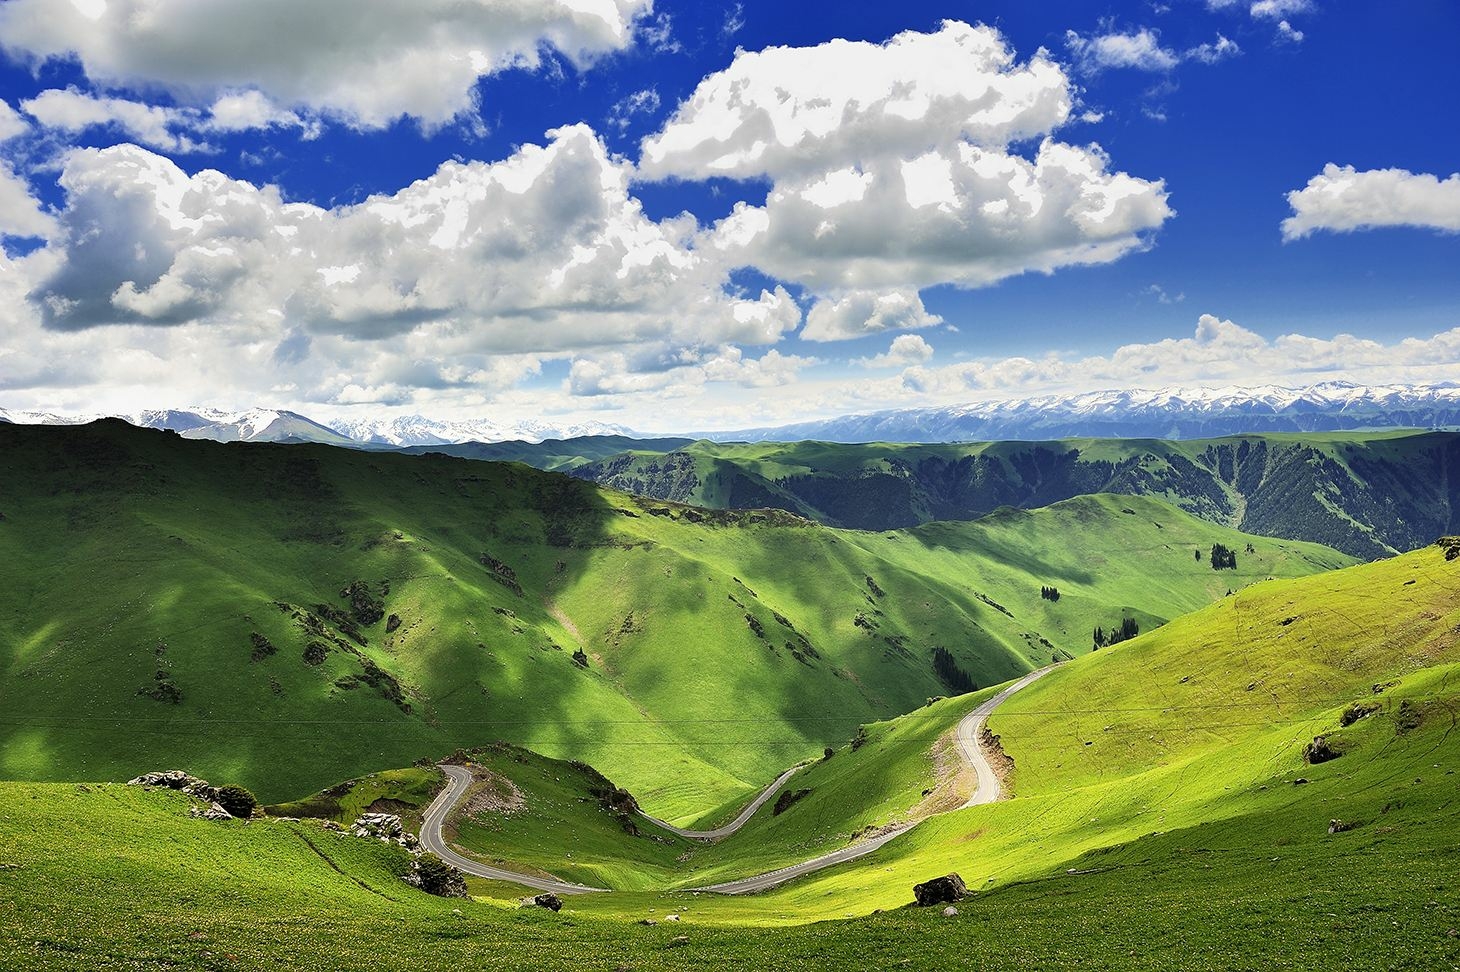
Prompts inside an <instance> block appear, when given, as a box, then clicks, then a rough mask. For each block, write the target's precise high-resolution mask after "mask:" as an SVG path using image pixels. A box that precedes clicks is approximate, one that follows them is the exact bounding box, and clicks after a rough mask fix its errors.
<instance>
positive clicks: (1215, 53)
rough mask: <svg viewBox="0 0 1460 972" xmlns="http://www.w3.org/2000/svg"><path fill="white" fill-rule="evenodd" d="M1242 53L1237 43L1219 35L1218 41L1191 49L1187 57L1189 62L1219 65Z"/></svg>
mask: <svg viewBox="0 0 1460 972" xmlns="http://www.w3.org/2000/svg"><path fill="white" fill-rule="evenodd" d="M1241 53H1242V48H1241V47H1239V46H1237V42H1236V41H1234V40H1232V39H1231V38H1228V37H1225V36H1223V35H1221V34H1218V35H1217V39H1216V40H1214V41H1208V42H1207V43H1205V44H1198V45H1197V46H1195V47H1193V48H1190V49H1189V50H1187V52H1186V55H1185V56H1186V58H1187V60H1192V61H1200V62H1201V63H1203V64H1217V63H1219V62H1221V61H1225V60H1227V59H1228V58H1231V57H1236V56H1238V55H1239V54H1241Z"/></svg>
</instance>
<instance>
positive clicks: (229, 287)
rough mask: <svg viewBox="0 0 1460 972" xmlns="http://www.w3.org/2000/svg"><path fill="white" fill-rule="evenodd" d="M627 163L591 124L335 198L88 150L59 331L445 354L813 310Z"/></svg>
mask: <svg viewBox="0 0 1460 972" xmlns="http://www.w3.org/2000/svg"><path fill="white" fill-rule="evenodd" d="M629 176H630V167H629V166H628V165H627V163H624V162H622V161H619V160H615V159H612V158H610V157H609V156H608V154H607V152H606V150H605V149H604V147H603V145H602V143H601V142H600V141H599V140H598V138H597V137H596V136H595V135H594V134H593V132H592V131H591V130H590V129H588V128H586V127H584V126H574V127H570V128H565V129H559V130H556V131H554V132H551V133H549V140H548V143H547V144H546V145H545V146H535V145H528V146H524V147H523V148H521V149H520V150H519V151H518V152H517V153H516V154H514V155H513V156H511V157H510V158H508V159H506V160H504V161H501V162H497V163H492V164H486V163H477V162H474V163H469V164H461V163H455V162H449V163H446V164H444V165H442V166H441V167H440V169H438V170H437V172H436V173H435V174H433V175H432V176H430V177H428V178H426V179H423V180H421V181H420V182H417V183H415V184H413V185H411V186H408V187H406V188H404V189H402V190H400V191H399V192H397V193H395V194H394V195H390V196H377V197H372V198H371V199H368V200H366V201H365V202H363V203H360V204H358V205H354V206H346V207H341V208H338V209H333V210H326V209H322V208H319V207H317V206H312V205H307V204H291V203H286V202H284V200H283V199H282V198H281V197H280V195H279V192H278V190H277V189H273V188H270V187H264V188H258V187H255V186H253V185H250V184H249V183H246V182H240V181H237V180H233V179H230V178H228V177H226V176H224V175H222V174H221V173H218V172H214V171H204V172H200V173H198V174H197V175H194V176H188V175H187V174H186V173H184V172H182V171H181V170H180V169H178V168H177V167H176V166H175V165H173V164H172V163H171V162H169V161H168V160H166V159H164V158H161V157H159V156H157V155H153V154H152V153H150V152H147V151H145V150H143V149H140V148H137V147H135V146H117V147H113V148H110V149H103V150H90V149H88V150H78V151H75V152H73V153H71V155H69V156H68V157H67V159H66V162H65V165H64V169H63V172H62V174H61V177H60V184H61V186H62V188H63V189H64V190H65V192H66V205H65V207H64V208H63V209H62V210H61V212H60V213H59V220H60V223H61V231H60V233H59V234H58V235H57V237H56V238H55V240H54V247H55V250H56V253H57V254H58V255H59V256H60V257H61V260H60V263H59V265H58V266H57V267H56V269H55V271H54V272H53V273H52V274H51V275H50V276H49V277H48V278H47V279H46V280H44V281H42V282H41V283H40V284H39V285H38V287H37V289H36V294H37V300H38V301H39V302H40V304H41V306H42V308H43V310H44V314H45V319H46V323H47V325H48V326H49V327H50V328H52V329H61V330H74V329H82V328H88V327H95V326H100V325H107V324H127V323H137V324H170V325H176V324H183V323H203V324H213V325H230V324H232V325H239V326H243V325H245V324H248V325H249V326H260V325H261V322H269V321H272V322H273V323H272V325H270V326H271V327H272V328H273V329H274V330H275V331H280V332H281V331H284V330H290V329H299V330H300V331H301V333H303V334H306V335H323V334H338V335H341V336H343V337H347V338H352V339H360V340H369V339H380V338H388V337H395V336H399V335H403V334H407V333H412V332H430V333H432V334H434V335H436V340H437V343H438V345H439V347H440V349H441V350H442V353H451V352H459V353H466V352H482V351H496V352H544V351H553V350H558V351H561V350H564V349H571V348H581V347H599V346H604V347H607V346H614V345H624V344H631V343H635V342H640V341H644V340H659V339H673V340H679V341H688V342H701V343H702V342H705V341H711V342H714V341H748V342H759V343H770V342H773V341H775V340H777V339H778V338H779V337H780V335H781V334H783V333H784V332H786V331H787V330H790V329H792V328H794V327H795V326H796V325H797V324H798V323H799V321H800V311H799V308H797V307H796V304H795V301H794V300H792V299H791V298H790V296H789V295H787V294H786V293H785V292H784V291H783V290H776V291H773V292H768V293H765V294H760V295H754V296H752V297H751V298H749V299H740V298H735V297H732V296H730V295H727V294H726V293H725V291H724V279H725V274H724V271H723V269H722V267H721V266H720V265H719V264H718V263H716V262H715V261H711V260H707V259H705V258H704V257H702V256H701V255H700V254H699V252H698V251H697V250H696V249H695V247H694V246H693V244H694V241H695V238H696V235H697V233H698V227H697V225H696V224H695V222H694V220H693V219H692V218H690V217H680V218H677V219H671V220H666V221H662V222H655V221H652V220H650V219H648V218H647V217H645V215H644V214H643V211H642V209H641V207H640V205H639V203H638V201H637V200H636V199H634V198H633V197H632V196H630V195H629V194H628V180H629Z"/></svg>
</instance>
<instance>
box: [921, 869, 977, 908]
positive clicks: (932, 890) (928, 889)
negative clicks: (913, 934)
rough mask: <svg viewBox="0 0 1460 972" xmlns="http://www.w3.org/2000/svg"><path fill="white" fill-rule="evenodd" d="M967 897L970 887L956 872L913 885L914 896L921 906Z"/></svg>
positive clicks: (945, 902)
mask: <svg viewBox="0 0 1460 972" xmlns="http://www.w3.org/2000/svg"><path fill="white" fill-rule="evenodd" d="M966 897H968V887H967V886H966V885H965V884H964V883H963V878H961V877H959V876H958V874H957V873H956V872H955V873H953V874H947V875H944V876H943V877H936V878H933V879H932V880H930V881H924V882H923V883H922V884H915V885H913V898H914V900H916V901H917V903H918V907H919V908H926V907H929V906H930V905H946V904H952V903H953V902H955V901H962V900H963V899H964V898H966Z"/></svg>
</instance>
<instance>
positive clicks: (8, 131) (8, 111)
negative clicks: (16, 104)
mask: <svg viewBox="0 0 1460 972" xmlns="http://www.w3.org/2000/svg"><path fill="white" fill-rule="evenodd" d="M28 131H30V123H29V122H27V121H26V120H25V119H24V118H22V117H20V114H19V113H18V112H17V111H16V110H15V109H14V108H12V107H10V102H8V101H6V100H4V99H3V98H0V142H8V141H10V140H11V139H12V138H19V137H20V136H21V135H24V134H25V133H26V132H28Z"/></svg>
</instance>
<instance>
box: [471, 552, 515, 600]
mask: <svg viewBox="0 0 1460 972" xmlns="http://www.w3.org/2000/svg"><path fill="white" fill-rule="evenodd" d="M477 561H478V562H479V563H480V564H481V565H482V566H483V567H485V568H487V569H488V570H489V571H491V578H492V580H494V581H496V582H497V583H498V584H501V585H502V586H503V587H505V588H507V590H509V591H511V592H512V593H513V594H516V595H517V596H518V597H522V596H523V594H522V585H521V584H520V583H518V581H517V572H516V571H515V570H513V569H512V568H511V567H509V566H507V564H505V563H503V562H502V561H500V560H498V559H497V558H496V557H493V556H492V555H491V554H489V553H484V554H482V555H481V556H480V557H478V558H477Z"/></svg>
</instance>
